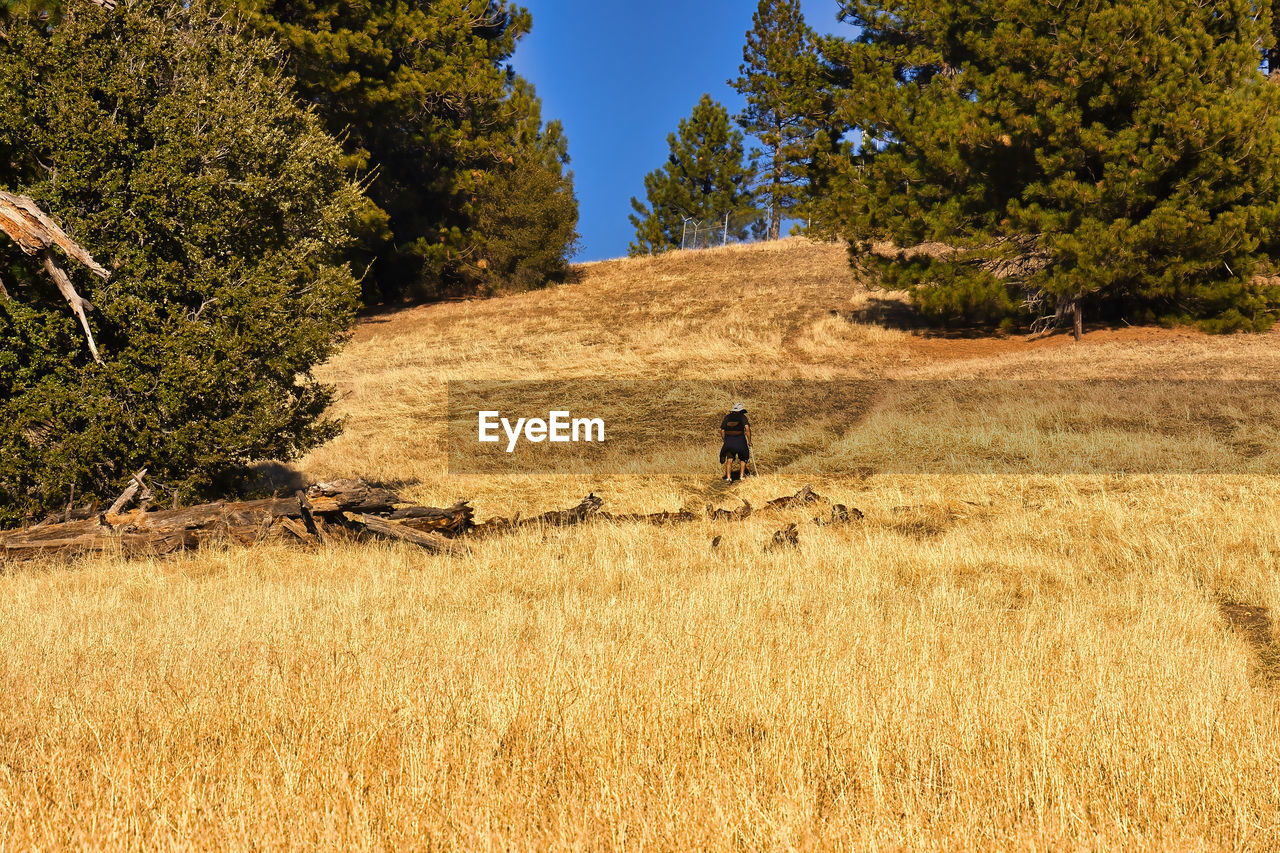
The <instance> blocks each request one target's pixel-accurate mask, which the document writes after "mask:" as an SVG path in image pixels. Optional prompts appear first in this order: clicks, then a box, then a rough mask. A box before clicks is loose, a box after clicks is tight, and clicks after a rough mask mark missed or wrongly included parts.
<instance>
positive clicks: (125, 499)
mask: <svg viewBox="0 0 1280 853" xmlns="http://www.w3.org/2000/svg"><path fill="white" fill-rule="evenodd" d="M145 476H147V469H146V468H143V469H142V470H141V471H139V472H138V473H136V474H134V475H133V479H132V481H131V482H130V483H129V485H128V486H127V487H126V488H125V490H124V491H123V492H121V493H120V497H118V498H116V499H115V501H114V502H113V503H112V504H111V506H110V507H108V508H107V515H109V516H110V515H118V514H119V513H120V510H122V509H124V508H125V507H126V506H128V505H129V501H131V500H133V496H134V495H136V494H137V493H138V489H141V488H142V478H143V477H145Z"/></svg>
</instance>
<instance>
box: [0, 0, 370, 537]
mask: <svg viewBox="0 0 1280 853" xmlns="http://www.w3.org/2000/svg"><path fill="white" fill-rule="evenodd" d="M0 20H2V21H3V30H4V33H5V38H4V39H2V40H0V187H3V188H4V189H6V190H9V191H13V192H18V193H21V194H24V195H27V196H30V197H32V198H33V199H35V200H36V201H37V202H38V203H39V205H40V206H41V208H42V209H44V210H45V211H47V212H49V213H50V214H51V215H52V216H54V217H56V218H58V219H60V220H61V225H62V227H63V228H64V230H65V231H66V232H67V233H68V234H69V235H71V237H72V238H73V239H74V240H76V242H78V243H79V244H80V245H82V246H84V247H85V248H86V249H88V250H89V251H90V253H91V254H92V255H93V256H94V257H95V258H96V259H97V260H98V261H99V262H101V263H102V264H103V265H104V266H106V267H108V268H109V269H110V270H111V277H110V279H109V280H107V281H105V282H103V281H100V280H98V279H97V278H94V277H92V276H90V275H87V274H86V273H85V272H84V271H83V270H81V269H79V268H78V267H77V268H69V269H68V271H69V272H70V273H71V275H72V276H73V278H75V279H76V281H75V284H76V288H77V289H78V290H79V291H80V293H82V294H84V295H85V296H86V297H87V298H88V299H89V300H90V301H91V302H92V303H93V304H94V305H95V306H96V308H97V310H96V311H95V312H94V313H93V314H91V315H90V317H91V318H92V324H93V332H94V335H95V337H96V338H97V342H98V345H99V347H100V348H101V351H102V358H103V363H101V364H99V363H97V362H95V361H94V360H93V359H92V358H91V357H90V354H89V352H88V351H87V347H86V343H85V339H84V336H83V335H82V334H81V333H80V331H79V329H78V328H77V327H76V324H75V321H74V320H73V319H72V317H71V314H70V312H69V311H68V310H67V305H66V302H65V301H63V300H62V298H61V297H60V296H59V294H58V292H57V290H55V289H54V288H53V287H52V285H51V284H50V283H49V282H48V280H47V279H46V278H45V277H44V276H43V275H42V274H41V273H40V271H39V270H38V269H33V266H32V263H31V261H30V259H28V258H26V257H25V256H24V255H22V253H21V252H19V251H18V250H17V249H16V248H15V247H14V246H13V245H12V244H11V243H10V242H9V241H8V239H7V238H3V237H0V277H2V278H3V279H4V281H5V284H6V290H7V291H8V293H7V294H6V295H0V524H5V523H11V522H14V521H17V520H19V519H20V518H21V517H22V516H23V515H24V514H27V513H36V512H38V511H41V510H47V509H50V508H52V507H55V506H65V505H66V503H67V501H68V498H69V497H70V495H71V493H72V492H73V491H74V494H75V495H76V496H77V498H83V499H90V498H94V497H97V498H100V499H110V498H111V497H113V496H114V494H115V493H117V492H118V491H119V489H120V487H121V486H122V485H123V484H124V483H125V482H127V478H128V475H129V474H130V473H131V472H133V471H136V470H138V469H139V468H141V467H144V466H146V467H148V468H149V469H150V472H151V480H152V482H155V483H162V484H164V485H165V486H167V487H171V488H172V489H174V490H175V491H176V492H177V493H178V494H179V495H180V496H182V497H183V498H184V499H189V498H194V497H197V496H201V495H214V494H220V493H222V492H223V491H224V489H226V488H227V487H229V486H230V485H232V484H234V483H235V481H236V480H237V478H238V476H239V475H240V474H242V473H243V472H244V469H245V466H247V465H248V464H250V463H252V462H254V461H257V460H262V459H271V458H276V459H281V458H284V459H287V458H291V457H295V456H297V455H299V454H300V453H302V452H304V451H306V450H307V449H309V448H311V447H313V446H315V445H316V444H318V443H320V442H322V441H324V440H326V439H327V438H329V437H331V436H333V435H334V434H335V433H336V431H337V424H336V423H335V422H333V421H332V420H331V419H329V418H327V417H325V411H326V409H327V408H328V406H329V404H330V402H331V401H332V399H333V392H332V389H331V388H330V387H328V386H326V385H324V384H322V383H320V382H318V381H317V380H316V378H315V377H314V375H313V373H312V370H313V368H314V366H315V365H317V364H319V363H320V362H323V361H324V360H325V359H326V358H327V357H328V356H329V355H330V354H331V353H333V352H334V350H335V349H336V347H337V345H338V344H339V342H340V341H341V340H342V337H343V335H344V334H345V330H346V329H347V327H348V325H349V324H350V322H351V320H352V317H353V314H354V311H355V308H356V304H357V300H358V296H359V286H358V285H357V284H356V282H355V280H354V278H353V277H352V274H351V271H350V269H348V268H347V267H346V266H345V265H343V264H342V263H341V262H340V259H341V256H342V253H343V251H344V250H345V248H346V246H347V244H348V242H349V238H350V232H351V228H352V225H353V222H354V221H355V219H356V218H357V217H358V216H359V214H360V211H361V208H362V204H363V201H362V199H361V196H360V194H359V190H358V188H357V187H356V186H355V185H354V184H353V183H352V182H351V181H350V179H349V178H348V177H347V175H346V173H345V171H344V170H343V168H342V164H341V158H342V151H341V148H340V147H339V145H338V143H337V142H336V141H335V140H334V139H333V138H332V137H330V136H329V135H328V134H326V133H325V132H324V131H323V129H322V128H321V126H320V123H319V121H318V120H317V119H316V117H315V116H314V115H313V114H312V113H311V112H310V111H309V110H307V109H305V108H303V107H301V106H299V105H298V103H297V100H296V95H295V94H294V92H293V90H292V88H291V86H290V82H289V80H288V79H287V78H285V77H284V76H282V75H281V74H280V73H279V71H278V50H277V48H275V47H274V46H273V45H271V44H269V43H267V42H266V41H264V40H260V39H246V38H244V34H243V33H242V31H241V30H240V28H238V27H235V26H233V25H232V24H230V23H229V22H228V21H227V20H226V19H225V16H223V15H222V14H220V13H218V14H215V13H212V12H211V11H210V10H209V9H208V7H207V6H206V5H205V4H204V3H202V2H200V0H134V2H132V3H129V4H122V5H121V6H120V7H119V8H118V9H116V10H115V11H114V12H111V13H108V12H105V11H103V10H101V9H98V8H96V7H93V6H91V5H89V4H81V5H80V6H77V8H76V9H75V14H74V15H70V14H68V15H67V16H66V17H65V18H63V19H61V20H58V21H56V22H51V21H50V19H49V18H48V17H46V16H43V15H39V16H32V15H27V14H21V13H17V12H15V13H13V14H11V15H8V16H5V17H4V18H3V19H0Z"/></svg>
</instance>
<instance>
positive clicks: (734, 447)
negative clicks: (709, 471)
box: [720, 435, 751, 465]
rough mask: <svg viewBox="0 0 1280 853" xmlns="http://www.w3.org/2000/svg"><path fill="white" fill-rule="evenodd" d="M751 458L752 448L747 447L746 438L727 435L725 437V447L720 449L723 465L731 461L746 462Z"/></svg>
mask: <svg viewBox="0 0 1280 853" xmlns="http://www.w3.org/2000/svg"><path fill="white" fill-rule="evenodd" d="M750 458H751V448H750V447H748V446H747V440H746V438H744V437H743V436H740V435H726V436H725V437H724V447H721V448H720V464H721V465H723V464H724V463H725V462H727V461H729V460H730V459H737V460H738V461H739V462H746V461H747V460H748V459H750Z"/></svg>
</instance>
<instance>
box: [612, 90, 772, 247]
mask: <svg viewBox="0 0 1280 853" xmlns="http://www.w3.org/2000/svg"><path fill="white" fill-rule="evenodd" d="M667 147H668V148H669V149H670V152H671V153H670V155H669V156H668V157H667V162H666V164H665V165H664V166H662V167H661V168H659V169H655V170H654V171H652V172H650V173H649V174H647V175H645V178H644V188H645V194H646V197H647V198H648V202H649V204H648V205H647V206H646V205H645V204H643V203H642V202H640V201H639V200H638V199H636V198H632V199H631V207H632V208H633V209H634V210H635V213H634V214H632V215H631V217H630V221H631V224H632V225H633V226H635V229H636V239H635V241H634V242H633V243H632V244H631V246H630V249H629V251H630V254H632V255H643V254H651V253H653V252H662V251H665V250H667V249H673V248H675V249H678V248H680V239H681V234H682V232H683V230H684V223H685V220H686V219H696V220H701V221H705V222H709V221H711V220H715V221H717V222H718V221H720V220H721V219H722V218H723V217H725V216H726V215H728V216H729V224H728V228H727V231H728V236H729V237H731V238H733V239H736V240H741V239H743V238H745V237H746V236H747V231H748V225H749V222H750V221H751V220H752V219H755V218H756V216H755V212H754V201H755V198H754V194H753V192H752V189H751V183H752V177H753V174H754V173H753V171H752V170H751V168H750V167H749V166H747V165H746V164H744V162H743V139H742V133H741V132H740V131H738V130H736V129H735V128H734V127H733V124H732V122H731V121H730V120H729V112H728V111H727V110H726V109H725V108H724V107H723V106H722V105H720V104H718V103H716V102H715V101H714V100H712V99H711V96H710V95H703V96H702V100H700V101H699V102H698V104H697V106H695V107H694V108H693V113H692V114H691V115H690V116H689V118H687V119H681V120H680V124H679V128H678V131H677V132H676V133H672V134H668V136H667ZM744 213H746V214H749V215H748V216H746V217H744V216H743V214H744Z"/></svg>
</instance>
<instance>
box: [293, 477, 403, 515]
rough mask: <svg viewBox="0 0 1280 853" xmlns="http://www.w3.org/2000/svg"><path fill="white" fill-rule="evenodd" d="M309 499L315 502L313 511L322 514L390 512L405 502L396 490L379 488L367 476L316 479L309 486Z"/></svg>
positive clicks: (312, 504) (312, 506)
mask: <svg viewBox="0 0 1280 853" xmlns="http://www.w3.org/2000/svg"><path fill="white" fill-rule="evenodd" d="M307 500H308V501H310V502H311V511H312V512H315V513H320V514H321V515H325V514H334V513H343V512H359V513H377V512H388V511H390V510H392V509H394V508H395V506H396V504H399V503H401V500H400V496H399V495H397V494H396V493H395V492H393V491H391V490H389V489H379V488H375V487H373V486H370V485H369V484H368V483H366V482H364V481H363V480H334V481H332V482H329V483H316V484H315V485H314V486H312V487H311V488H310V489H308V490H307Z"/></svg>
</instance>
